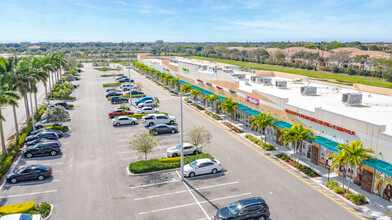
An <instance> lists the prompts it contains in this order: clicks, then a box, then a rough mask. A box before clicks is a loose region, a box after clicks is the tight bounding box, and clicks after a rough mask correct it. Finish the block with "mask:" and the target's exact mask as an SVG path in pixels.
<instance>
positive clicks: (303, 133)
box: [295, 123, 316, 161]
mask: <svg viewBox="0 0 392 220" xmlns="http://www.w3.org/2000/svg"><path fill="white" fill-rule="evenodd" d="M295 132H296V134H297V139H298V142H299V143H300V145H298V147H299V156H298V161H299V158H300V157H301V155H302V146H303V142H304V141H306V140H309V139H315V138H316V137H315V136H314V135H313V132H312V131H311V130H310V129H307V128H305V127H304V125H303V124H301V123H297V125H296V129H295Z"/></svg>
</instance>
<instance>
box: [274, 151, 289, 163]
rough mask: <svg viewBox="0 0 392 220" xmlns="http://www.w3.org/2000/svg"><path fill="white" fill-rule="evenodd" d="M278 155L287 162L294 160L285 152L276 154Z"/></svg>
mask: <svg viewBox="0 0 392 220" xmlns="http://www.w3.org/2000/svg"><path fill="white" fill-rule="evenodd" d="M276 156H277V157H279V158H280V159H282V160H284V161H286V162H289V161H292V160H293V159H291V158H290V157H289V156H287V155H286V154H284V153H280V154H278V155H276Z"/></svg>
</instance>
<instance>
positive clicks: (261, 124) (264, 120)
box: [250, 112, 276, 143]
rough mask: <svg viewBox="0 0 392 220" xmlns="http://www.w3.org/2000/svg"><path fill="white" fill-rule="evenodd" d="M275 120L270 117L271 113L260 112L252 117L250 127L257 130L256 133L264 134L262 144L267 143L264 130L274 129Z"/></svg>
mask: <svg viewBox="0 0 392 220" xmlns="http://www.w3.org/2000/svg"><path fill="white" fill-rule="evenodd" d="M275 122H276V118H274V117H272V116H271V112H268V113H265V112H261V113H260V114H259V115H256V116H253V117H252V119H251V125H250V127H251V128H252V129H253V128H254V127H256V128H257V132H259V133H260V134H261V133H262V132H263V133H264V143H267V133H266V131H265V129H266V128H267V127H268V126H270V127H273V128H274V129H276V125H275Z"/></svg>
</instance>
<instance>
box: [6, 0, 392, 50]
mask: <svg viewBox="0 0 392 220" xmlns="http://www.w3.org/2000/svg"><path fill="white" fill-rule="evenodd" d="M0 24H1V31H0V42H21V41H30V42H37V41H41V42H42V41H51V42H65V41H67V42H68V41H72V42H86V41H114V42H121V41H126V42H128V41H132V42H136V41H137V42H140V41H155V40H159V39H163V40H164V41H166V42H174V41H181V42H183V41H186V42H196V41H197V42H205V41H213V42H217V41H333V40H336V41H355V40H358V41H366V42H370V41H392V0H258V1H257V0H169V1H162V0H113V1H111V0H105V1H103V0H95V1H93V0H62V1H60V0H0Z"/></svg>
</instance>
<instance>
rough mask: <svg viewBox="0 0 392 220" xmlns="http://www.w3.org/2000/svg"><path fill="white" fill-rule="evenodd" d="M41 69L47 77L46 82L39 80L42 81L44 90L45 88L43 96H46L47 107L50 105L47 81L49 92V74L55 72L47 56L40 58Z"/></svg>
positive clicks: (50, 89) (50, 88) (50, 87)
mask: <svg viewBox="0 0 392 220" xmlns="http://www.w3.org/2000/svg"><path fill="white" fill-rule="evenodd" d="M40 61H41V62H40V63H41V68H42V70H43V71H45V72H46V75H47V80H45V81H43V78H41V79H40V80H41V81H42V83H43V84H44V88H45V96H46V101H47V102H48V105H50V100H49V97H48V88H47V81H49V83H48V84H49V91H52V85H51V78H52V77H50V75H51V72H53V71H55V68H54V66H53V65H52V61H51V57H49V56H46V55H45V56H43V57H41V60H40Z"/></svg>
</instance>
